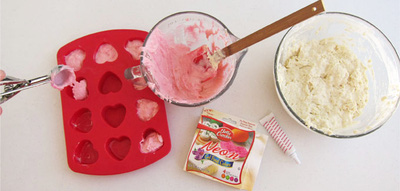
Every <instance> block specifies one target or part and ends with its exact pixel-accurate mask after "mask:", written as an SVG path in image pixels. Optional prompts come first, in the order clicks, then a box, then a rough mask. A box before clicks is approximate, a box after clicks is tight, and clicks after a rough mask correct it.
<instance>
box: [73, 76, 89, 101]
mask: <svg viewBox="0 0 400 191" xmlns="http://www.w3.org/2000/svg"><path fill="white" fill-rule="evenodd" d="M86 87H87V82H86V80H81V81H79V82H77V81H76V82H75V83H74V84H73V86H72V93H73V95H74V98H75V100H84V99H86V98H87V97H88V92H87V89H86Z"/></svg>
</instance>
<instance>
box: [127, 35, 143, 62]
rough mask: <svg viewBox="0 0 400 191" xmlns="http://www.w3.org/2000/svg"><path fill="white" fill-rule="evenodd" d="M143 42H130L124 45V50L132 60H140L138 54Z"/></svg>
mask: <svg viewBox="0 0 400 191" xmlns="http://www.w3.org/2000/svg"><path fill="white" fill-rule="evenodd" d="M142 46H143V41H141V40H131V41H128V43H126V46H125V50H126V51H128V52H129V53H130V54H131V55H132V57H133V59H135V60H139V59H140V52H141V51H142Z"/></svg>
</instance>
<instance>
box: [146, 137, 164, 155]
mask: <svg viewBox="0 0 400 191" xmlns="http://www.w3.org/2000/svg"><path fill="white" fill-rule="evenodd" d="M163 144H164V143H163V138H162V136H161V135H160V134H158V133H157V132H151V133H150V134H149V135H147V136H146V137H145V138H144V139H143V140H142V141H141V142H140V152H142V153H150V152H155V151H156V150H158V149H159V148H160V147H161V146H163Z"/></svg>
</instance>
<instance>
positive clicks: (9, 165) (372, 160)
mask: <svg viewBox="0 0 400 191" xmlns="http://www.w3.org/2000/svg"><path fill="white" fill-rule="evenodd" d="M312 2H313V1H312V0H280V1H275V0H265V1H261V0H260V1H243V0H229V1H228V0H225V1H214V0H213V1H211V0H202V1H187V0H181V1H179V0H168V1H153V0H136V1H134V0H121V1H116V0H108V1H107V0H85V1H82V0H73V1H60V0H35V1H22V0H1V68H2V69H4V70H5V71H6V72H7V73H8V74H10V75H12V76H16V77H20V78H26V79H31V78H34V77H38V76H40V75H44V74H47V73H49V71H50V70H51V68H53V67H54V66H55V65H56V53H57V51H58V49H59V48H61V47H62V46H63V45H64V44H66V43H68V42H70V41H72V40H75V39H76V38H79V37H81V36H84V35H87V34H91V33H94V32H99V31H103V30H109V29H139V30H145V31H149V30H150V29H151V28H152V27H153V25H154V24H155V23H156V22H158V21H159V20H161V19H162V18H164V17H165V16H167V15H170V14H172V13H175V12H180V11H187V10H195V11H202V12H206V13H209V14H211V15H213V16H215V17H216V18H218V19H219V20H221V21H222V22H223V23H224V24H225V25H226V26H227V27H228V28H229V29H230V30H231V31H232V32H233V33H234V34H235V35H237V36H238V37H244V36H245V35H247V34H250V33H252V32H254V31H256V30H258V29H260V28H262V27H263V26H265V25H267V24H270V23H272V22H273V21H276V20H278V19H279V18H281V17H284V16H286V15H288V14H289V13H291V12H293V11H295V10H297V9H299V8H302V7H304V6H306V5H308V4H310V3H312ZM324 3H325V7H326V10H327V11H341V12H347V13H351V14H354V15H357V16H360V17H362V18H364V19H366V20H368V21H370V22H371V23H373V24H374V25H376V26H377V27H378V28H379V29H381V30H382V31H383V32H384V33H385V34H386V35H387V37H388V38H389V39H390V40H391V42H392V43H393V44H394V46H395V47H396V49H397V51H400V14H399V12H400V1H398V0H381V1H373V0H369V1H365V0H356V1H349V0H326V1H324ZM283 35H284V32H281V33H279V34H277V35H275V36H273V37H271V38H269V39H267V40H264V41H262V42H261V43H258V44H256V45H254V46H253V47H251V48H250V49H249V52H248V54H247V55H246V56H245V58H244V59H243V61H242V64H241V66H240V69H239V72H238V74H237V77H236V79H235V81H234V83H233V85H232V86H231V88H230V89H229V90H228V91H227V92H226V93H225V94H224V95H223V96H221V97H220V98H219V99H217V100H215V101H213V102H212V103H210V104H208V105H206V107H209V108H213V109H217V110H220V111H223V112H226V113H230V114H233V115H236V116H239V117H242V118H245V119H248V120H252V121H258V120H259V119H260V118H261V117H263V116H264V115H266V114H267V113H268V112H271V111H272V112H274V113H275V115H276V117H277V119H278V121H279V122H280V123H281V125H282V126H283V128H284V130H285V131H286V132H287V134H288V136H289V137H290V138H291V140H292V142H293V144H294V145H295V147H296V148H297V150H298V155H299V157H300V159H301V160H302V162H303V163H302V164H301V165H296V163H295V162H294V161H293V160H292V159H290V158H289V157H286V156H285V155H284V154H283V153H282V152H281V151H280V150H279V147H278V146H277V145H276V144H275V143H274V142H273V140H272V139H270V140H269V142H268V144H267V148H266V151H265V153H264V157H263V159H262V163H261V168H260V172H259V175H258V177H257V180H256V184H255V186H254V190H274V191H276V190H300V191H302V190H325V191H329V190H342V191H345V190H369V191H372V190H385V191H399V190H400V129H399V126H400V111H397V112H396V113H395V114H394V116H393V117H392V118H391V119H390V120H389V121H388V122H387V123H386V124H385V125H384V126H383V127H382V128H381V129H379V130H378V131H376V132H374V133H372V134H370V135H367V136H365V137H361V138H356V139H349V140H339V139H333V138H328V137H324V136H321V135H318V134H315V133H312V132H310V131H308V130H306V129H304V128H302V127H301V126H299V125H298V124H297V123H296V122H295V121H294V120H292V119H291V118H290V117H289V115H288V114H286V113H285V111H284V109H283V108H282V106H281V104H280V103H279V101H278V97H277V95H276V92H275V90H274V85H273V78H272V66H273V59H274V55H275V51H276V48H277V46H278V43H279V41H280V39H281V38H282V36H283ZM2 107H3V109H4V112H3V115H2V116H1V190H5V191H6V190H228V189H231V190H234V189H233V188H231V187H228V186H225V185H222V184H219V183H216V182H213V181H210V180H207V179H203V178H201V177H198V176H195V175H192V174H190V173H187V172H184V171H183V170H182V168H183V165H184V161H185V158H186V155H187V152H188V149H189V145H190V144H191V141H192V137H193V133H194V129H195V126H196V123H197V121H198V119H199V115H200V113H201V110H202V108H203V107H196V108H184V107H178V106H174V105H170V104H166V108H167V114H168V120H169V122H168V123H169V129H170V134H171V141H172V149H171V152H170V153H169V154H168V155H167V156H166V157H165V158H163V159H161V160H160V161H158V162H156V163H154V164H152V165H150V166H147V167H145V168H142V169H140V170H137V171H133V172H129V173H125V174H120V175H113V176H91V175H84V174H79V173H75V172H73V171H71V170H70V169H69V167H68V165H67V159H66V152H65V140H64V130H63V123H62V113H61V111H62V109H61V101H60V96H59V92H58V91H56V90H55V89H52V88H51V87H50V85H46V86H41V87H38V88H34V89H31V90H27V91H25V92H22V93H20V94H19V95H17V96H16V97H14V98H13V99H11V100H10V101H9V102H6V103H5V104H3V105H2ZM259 129H260V131H261V132H263V133H266V132H265V130H264V129H262V128H259Z"/></svg>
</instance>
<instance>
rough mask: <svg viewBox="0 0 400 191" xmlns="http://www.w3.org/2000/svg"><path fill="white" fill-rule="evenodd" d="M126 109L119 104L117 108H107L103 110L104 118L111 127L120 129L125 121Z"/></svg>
mask: <svg viewBox="0 0 400 191" xmlns="http://www.w3.org/2000/svg"><path fill="white" fill-rule="evenodd" d="M125 114H126V108H125V106H123V105H121V104H118V105H115V106H106V107H105V108H104V109H103V118H104V120H105V121H106V122H107V123H108V124H109V125H110V126H111V127H114V128H115V127H118V126H119V125H121V123H122V121H124V119H125Z"/></svg>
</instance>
